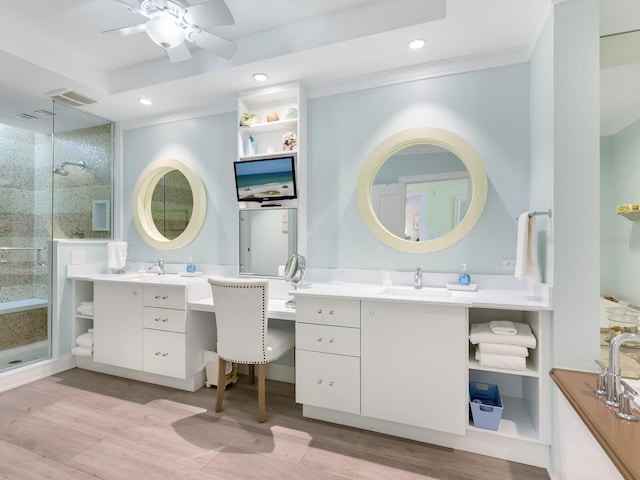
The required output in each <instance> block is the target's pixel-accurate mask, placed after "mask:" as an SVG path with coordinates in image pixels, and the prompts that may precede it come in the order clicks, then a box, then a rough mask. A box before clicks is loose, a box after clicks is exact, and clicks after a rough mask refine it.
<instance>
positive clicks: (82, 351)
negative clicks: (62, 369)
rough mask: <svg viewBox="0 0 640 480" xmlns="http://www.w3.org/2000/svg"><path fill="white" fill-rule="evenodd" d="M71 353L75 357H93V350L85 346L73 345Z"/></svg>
mask: <svg viewBox="0 0 640 480" xmlns="http://www.w3.org/2000/svg"><path fill="white" fill-rule="evenodd" d="M71 355H74V356H76V357H93V350H91V349H90V348H87V347H80V346H77V347H73V348H72V349H71Z"/></svg>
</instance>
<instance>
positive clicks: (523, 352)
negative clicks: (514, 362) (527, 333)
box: [478, 342, 529, 357]
mask: <svg viewBox="0 0 640 480" xmlns="http://www.w3.org/2000/svg"><path fill="white" fill-rule="evenodd" d="M478 351H479V352H480V353H489V354H495V355H513V356H514V357H528V356H529V349H528V348H527V347H521V346H520V345H507V344H506V343H486V342H482V343H479V344H478Z"/></svg>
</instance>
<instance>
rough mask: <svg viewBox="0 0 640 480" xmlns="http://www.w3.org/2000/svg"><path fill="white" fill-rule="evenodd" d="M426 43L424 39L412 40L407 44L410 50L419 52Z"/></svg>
mask: <svg viewBox="0 0 640 480" xmlns="http://www.w3.org/2000/svg"><path fill="white" fill-rule="evenodd" d="M426 43H427V41H426V40H425V39H424V38H414V39H413V40H411V41H410V42H409V44H408V46H409V48H410V49H411V50H420V49H421V48H422V47H424V46H425V44H426Z"/></svg>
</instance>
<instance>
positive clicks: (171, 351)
mask: <svg viewBox="0 0 640 480" xmlns="http://www.w3.org/2000/svg"><path fill="white" fill-rule="evenodd" d="M143 352H144V353H143V370H144V371H145V372H148V373H156V374H158V375H166V376H167V377H175V378H185V377H186V360H185V359H186V356H185V355H186V341H185V334H184V333H174V332H162V331H159V330H151V329H148V328H145V330H144V346H143Z"/></svg>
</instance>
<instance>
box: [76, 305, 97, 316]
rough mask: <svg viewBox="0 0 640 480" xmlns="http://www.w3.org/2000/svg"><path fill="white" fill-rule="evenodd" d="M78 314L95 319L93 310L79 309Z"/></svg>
mask: <svg viewBox="0 0 640 480" xmlns="http://www.w3.org/2000/svg"><path fill="white" fill-rule="evenodd" d="M76 313H79V314H80V315H84V316H86V317H93V308H79V307H78V308H77V309H76Z"/></svg>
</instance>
